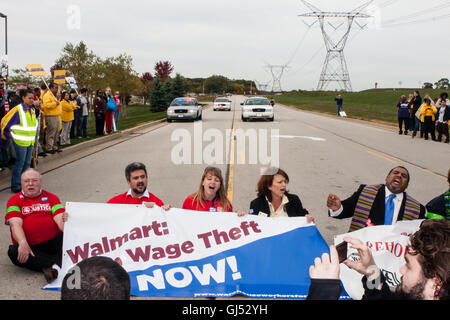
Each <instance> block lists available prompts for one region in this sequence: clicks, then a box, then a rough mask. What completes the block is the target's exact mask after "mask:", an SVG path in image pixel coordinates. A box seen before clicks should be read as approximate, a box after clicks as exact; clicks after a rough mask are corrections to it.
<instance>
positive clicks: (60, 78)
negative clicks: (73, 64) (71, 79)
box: [53, 70, 66, 85]
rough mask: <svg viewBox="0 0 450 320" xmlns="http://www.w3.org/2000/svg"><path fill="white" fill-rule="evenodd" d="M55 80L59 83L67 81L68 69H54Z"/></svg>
mask: <svg viewBox="0 0 450 320" xmlns="http://www.w3.org/2000/svg"><path fill="white" fill-rule="evenodd" d="M53 82H54V83H57V84H59V85H62V84H65V83H66V70H53Z"/></svg>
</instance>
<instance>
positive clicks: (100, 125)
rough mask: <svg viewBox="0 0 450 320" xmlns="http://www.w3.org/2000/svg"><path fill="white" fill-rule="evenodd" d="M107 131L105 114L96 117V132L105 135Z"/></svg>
mask: <svg viewBox="0 0 450 320" xmlns="http://www.w3.org/2000/svg"><path fill="white" fill-rule="evenodd" d="M104 131H105V115H101V116H96V117H95V132H96V134H97V135H98V136H103V134H104Z"/></svg>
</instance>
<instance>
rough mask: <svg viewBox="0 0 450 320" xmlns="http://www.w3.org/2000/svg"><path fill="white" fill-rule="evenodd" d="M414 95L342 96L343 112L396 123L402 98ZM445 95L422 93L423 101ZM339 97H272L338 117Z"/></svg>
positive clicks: (371, 93)
mask: <svg viewBox="0 0 450 320" xmlns="http://www.w3.org/2000/svg"><path fill="white" fill-rule="evenodd" d="M413 91H414V89H396V90H395V91H394V90H392V89H377V90H366V91H361V92H350V93H342V94H341V95H342V98H343V99H344V105H343V110H344V111H345V112H346V114H347V117H349V118H355V119H362V120H369V121H382V122H389V123H397V102H398V100H399V98H400V96H401V95H402V94H405V95H406V97H408V95H409V93H412V92H413ZM443 91H445V90H425V89H422V90H419V92H420V94H421V96H422V98H423V97H424V95H425V94H427V93H428V94H430V96H431V98H433V99H435V98H438V97H439V95H440V94H441V92H443ZM336 94H337V93H336V92H334V91H333V92H332V91H327V92H317V91H302V92H301V93H299V92H288V93H285V94H283V95H279V96H273V97H274V99H275V102H276V103H281V104H286V105H291V106H295V107H298V108H300V109H303V110H311V111H318V112H323V113H328V114H333V115H336V114H337V110H336V102H335V101H334V98H335V97H336ZM271 97H272V96H268V98H269V99H270V98H271Z"/></svg>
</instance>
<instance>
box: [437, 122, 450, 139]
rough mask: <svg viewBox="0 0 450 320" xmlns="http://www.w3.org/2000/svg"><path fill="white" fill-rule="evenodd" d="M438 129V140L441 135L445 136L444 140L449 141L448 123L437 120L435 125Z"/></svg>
mask: <svg viewBox="0 0 450 320" xmlns="http://www.w3.org/2000/svg"><path fill="white" fill-rule="evenodd" d="M437 131H438V141H441V140H442V136H446V137H447V139H445V142H447V143H448V142H449V134H448V123H443V122H438V125H437Z"/></svg>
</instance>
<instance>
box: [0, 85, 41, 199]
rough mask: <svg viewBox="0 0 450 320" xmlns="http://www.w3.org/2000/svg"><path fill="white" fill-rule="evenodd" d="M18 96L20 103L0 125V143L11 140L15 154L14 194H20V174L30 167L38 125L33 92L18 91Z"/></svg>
mask: <svg viewBox="0 0 450 320" xmlns="http://www.w3.org/2000/svg"><path fill="white" fill-rule="evenodd" d="M19 96H20V98H21V99H22V103H21V104H19V105H17V106H15V107H14V108H13V109H11V110H10V111H9V112H8V114H6V115H5V117H3V119H2V121H1V124H0V128H1V138H2V139H1V141H2V142H4V141H5V140H7V139H8V138H11V139H12V143H13V146H14V150H15V152H16V161H15V163H14V168H13V171H12V177H11V191H12V192H14V193H17V192H20V190H21V189H22V187H21V181H20V177H21V175H22V172H24V171H25V170H26V169H28V168H29V167H30V163H31V158H32V155H33V147H34V143H35V140H36V130H37V125H38V124H37V120H36V111H35V110H34V93H33V91H31V90H29V89H24V90H20V92H19Z"/></svg>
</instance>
